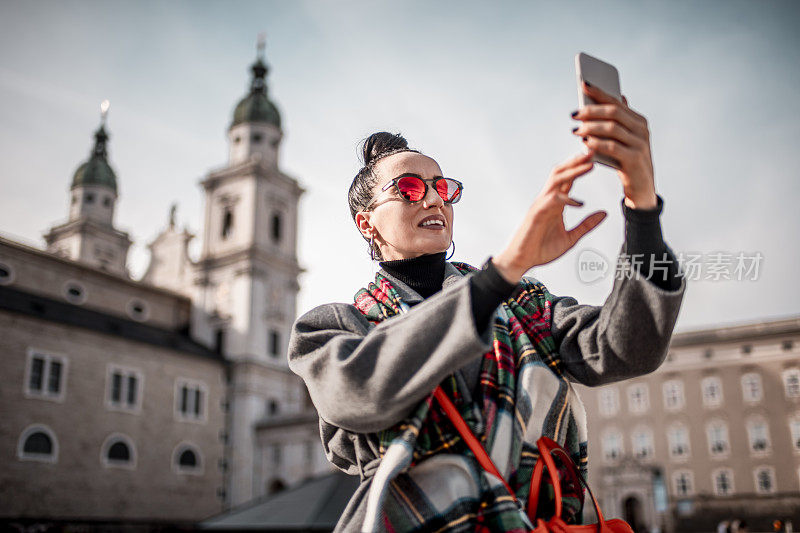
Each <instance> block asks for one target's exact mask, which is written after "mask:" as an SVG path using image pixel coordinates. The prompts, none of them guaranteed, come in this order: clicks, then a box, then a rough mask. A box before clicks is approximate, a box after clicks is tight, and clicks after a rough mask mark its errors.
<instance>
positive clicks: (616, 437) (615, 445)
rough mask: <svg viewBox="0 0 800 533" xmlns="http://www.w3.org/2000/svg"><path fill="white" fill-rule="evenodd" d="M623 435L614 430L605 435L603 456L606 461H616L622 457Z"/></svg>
mask: <svg viewBox="0 0 800 533" xmlns="http://www.w3.org/2000/svg"><path fill="white" fill-rule="evenodd" d="M622 451H623V450H622V435H620V434H619V433H618V432H616V431H612V432H609V433H606V434H605V435H603V456H604V457H605V459H606V462H614V461H617V460H618V459H620V458H621V457H622Z"/></svg>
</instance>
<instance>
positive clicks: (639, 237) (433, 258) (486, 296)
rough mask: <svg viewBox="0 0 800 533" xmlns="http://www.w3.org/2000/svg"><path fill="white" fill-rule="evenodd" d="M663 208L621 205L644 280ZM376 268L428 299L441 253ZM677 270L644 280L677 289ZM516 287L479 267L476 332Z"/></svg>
mask: <svg viewBox="0 0 800 533" xmlns="http://www.w3.org/2000/svg"><path fill="white" fill-rule="evenodd" d="M663 205H664V204H663V200H662V199H661V197H660V196H658V205H657V206H656V207H655V208H653V209H647V210H644V209H631V208H629V207H627V206H626V205H625V204H624V202H623V205H622V211H623V213H624V215H625V251H626V252H627V253H628V254H642V256H643V257H644V260H643V261H642V262H641V263H638V262H634V267H635V268H637V269H638V270H639V272H640V275H642V276H643V277H645V278H647V277H648V275H649V274H650V261H651V259H652V258H653V257H655V258H657V259H659V260H660V259H661V257H662V254H663V253H664V252H665V251H666V244H665V243H664V238H663V236H662V234H661V221H660V219H659V216H660V215H661V211H662V209H663ZM380 266H381V267H382V268H383V269H384V270H386V271H387V272H388V273H389V274H391V275H392V276H394V277H396V278H397V279H399V280H400V281H402V282H403V283H405V284H406V285H408V286H409V287H411V288H412V289H413V290H415V291H416V292H417V293H419V295H420V296H422V297H423V298H428V297H430V296H432V295H433V294H436V293H437V292H439V291H440V290H441V289H442V283H443V282H444V268H445V252H439V253H436V254H424V255H421V256H419V257H414V258H411V259H397V260H394V261H382V262H381V263H380ZM677 271H678V269H677V265H676V264H674V263H672V262H670V263H669V265H668V271H667V272H665V273H664V274H663V275H660V274H661V272H659V275H653V276H650V277H649V278H648V279H649V280H650V281H651V282H652V283H653V284H655V285H657V286H658V287H660V288H661V289H664V290H675V289H677V288H678V287H680V279H679V278H678V277H677ZM516 286H517V285H516V284H513V283H509V282H508V281H507V280H506V279H505V278H504V277H503V276H502V275H501V274H500V273H499V272H498V271H497V269H496V268H495V267H494V264H493V263H492V258H491V257H490V258H489V260H488V261H486V263H485V264H484V265H483V269H482V270H479V271H477V272H476V273H475V274H474V275H473V276H472V279H471V283H470V299H471V300H472V316H473V317H474V319H475V326H476V329H477V331H478V332H479V333H482V332H483V331H485V329H486V327H488V325H489V320H490V319H491V317H492V315H493V314H494V311H495V309H497V306H498V305H500V304H501V303H502V302H503V301H505V300H507V299H508V298H510V297H511V294H512V293H513V292H514V289H515V288H516Z"/></svg>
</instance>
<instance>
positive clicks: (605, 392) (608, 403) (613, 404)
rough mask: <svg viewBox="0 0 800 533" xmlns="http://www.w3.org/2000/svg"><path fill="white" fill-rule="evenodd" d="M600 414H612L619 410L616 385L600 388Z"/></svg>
mask: <svg viewBox="0 0 800 533" xmlns="http://www.w3.org/2000/svg"><path fill="white" fill-rule="evenodd" d="M599 408H600V414H601V415H602V416H614V415H616V414H617V413H618V412H619V392H617V388H616V387H609V388H602V389H600V405H599Z"/></svg>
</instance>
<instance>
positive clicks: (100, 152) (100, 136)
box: [92, 100, 111, 157]
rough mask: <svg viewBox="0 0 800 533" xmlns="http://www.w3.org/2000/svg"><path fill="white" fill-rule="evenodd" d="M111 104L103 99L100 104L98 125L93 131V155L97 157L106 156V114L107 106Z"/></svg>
mask: <svg viewBox="0 0 800 533" xmlns="http://www.w3.org/2000/svg"><path fill="white" fill-rule="evenodd" d="M110 106H111V104H110V103H109V101H108V100H103V102H102V103H101V104H100V127H99V128H97V131H96V132H94V150H93V151H92V153H93V155H95V156H99V157H106V155H107V154H106V142H107V141H108V133H106V117H107V116H108V108H109V107H110Z"/></svg>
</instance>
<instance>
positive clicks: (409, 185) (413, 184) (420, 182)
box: [366, 174, 464, 207]
mask: <svg viewBox="0 0 800 533" xmlns="http://www.w3.org/2000/svg"><path fill="white" fill-rule="evenodd" d="M430 181H431V184H432V185H433V189H434V190H435V191H436V192H437V193H438V194H439V196H440V197H441V199H442V200H443V201H444V203H446V204H454V203H456V202H458V201H459V200H461V192H462V191H463V190H464V185H463V184H462V183H461V182H460V181H458V180H454V179H453V178H443V177H441V176H438V177H436V178H433V179H432V180H430ZM392 186H394V187H395V188H396V189H397V192H398V194H400V197H401V198H402V199H403V200H405V201H406V202H408V203H410V204H413V203H416V202H419V201H420V200H422V199H423V198H425V197H426V196H427V195H428V180H424V179H422V177H421V176H418V175H417V174H403V175H402V176H398V177H396V178H394V179H393V180H391V181H389V182H388V183H387V184H386V185H384V186H383V188H382V189H381V192H383V191H385V190H387V189H388V188H390V187H392ZM380 194H381V193H380V192H379V193H378V194H376V195H375V196H373V197H372V200H370V201H369V203H368V204H367V206H366V207H369V206H371V205H372V204H373V203H374V202H375V200H376V199H377V198H378V196H380Z"/></svg>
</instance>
